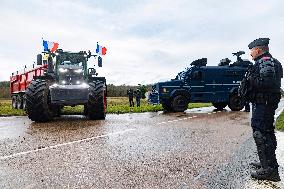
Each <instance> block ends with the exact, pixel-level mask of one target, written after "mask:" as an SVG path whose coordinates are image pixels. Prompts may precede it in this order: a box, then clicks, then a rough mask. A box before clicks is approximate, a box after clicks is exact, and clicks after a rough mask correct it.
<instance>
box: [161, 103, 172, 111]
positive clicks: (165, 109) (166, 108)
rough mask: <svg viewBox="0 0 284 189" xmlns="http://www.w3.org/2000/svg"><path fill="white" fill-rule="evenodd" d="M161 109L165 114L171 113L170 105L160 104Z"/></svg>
mask: <svg viewBox="0 0 284 189" xmlns="http://www.w3.org/2000/svg"><path fill="white" fill-rule="evenodd" d="M162 107H163V109H164V111H165V112H171V111H173V110H172V107H171V105H170V104H169V103H165V102H164V103H162Z"/></svg>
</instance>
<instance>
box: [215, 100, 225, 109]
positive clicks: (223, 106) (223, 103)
mask: <svg viewBox="0 0 284 189" xmlns="http://www.w3.org/2000/svg"><path fill="white" fill-rule="evenodd" d="M212 105H213V106H214V107H215V108H216V109H217V110H223V109H224V108H225V107H226V106H227V103H226V102H216V103H212Z"/></svg>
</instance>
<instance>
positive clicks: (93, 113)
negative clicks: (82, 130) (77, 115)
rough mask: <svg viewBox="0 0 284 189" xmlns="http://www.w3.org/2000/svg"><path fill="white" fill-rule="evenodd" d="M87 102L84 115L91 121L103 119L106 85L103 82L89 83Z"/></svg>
mask: <svg viewBox="0 0 284 189" xmlns="http://www.w3.org/2000/svg"><path fill="white" fill-rule="evenodd" d="M89 85H90V92H89V101H88V104H87V111H86V110H85V111H84V113H86V114H87V115H88V117H89V118H90V119H92V120H100V119H105V117H106V108H107V101H106V99H107V97H106V85H105V83H104V82H103V81H99V80H97V81H94V82H91V83H89Z"/></svg>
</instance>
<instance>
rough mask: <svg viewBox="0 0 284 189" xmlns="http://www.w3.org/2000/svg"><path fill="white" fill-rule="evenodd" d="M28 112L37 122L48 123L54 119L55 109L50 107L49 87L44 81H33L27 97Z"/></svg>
mask: <svg viewBox="0 0 284 189" xmlns="http://www.w3.org/2000/svg"><path fill="white" fill-rule="evenodd" d="M25 100H26V112H27V114H28V117H29V118H30V119H31V120H32V121H35V122H47V121H50V120H52V119H53V116H54V112H53V107H52V106H51V105H50V96H49V87H48V84H47V82H46V81H44V80H35V81H32V82H31V84H30V85H29V86H28V88H27V91H26V95H25Z"/></svg>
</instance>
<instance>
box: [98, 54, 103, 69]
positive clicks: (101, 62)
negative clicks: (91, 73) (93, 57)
mask: <svg viewBox="0 0 284 189" xmlns="http://www.w3.org/2000/svg"><path fill="white" fill-rule="evenodd" d="M98 66H99V67H103V59H102V57H100V56H99V57H98Z"/></svg>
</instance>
